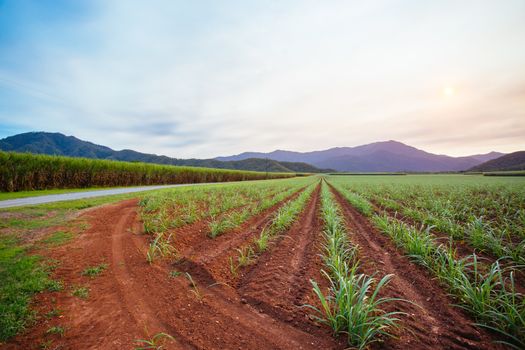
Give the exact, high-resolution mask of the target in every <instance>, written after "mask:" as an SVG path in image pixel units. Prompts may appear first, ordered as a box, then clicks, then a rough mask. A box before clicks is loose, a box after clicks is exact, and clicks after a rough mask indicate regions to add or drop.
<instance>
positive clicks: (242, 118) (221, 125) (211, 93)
mask: <svg viewBox="0 0 525 350" xmlns="http://www.w3.org/2000/svg"><path fill="white" fill-rule="evenodd" d="M6 3H7V2H6ZM88 4H89V5H85V4H83V5H78V6H72V5H69V6H65V7H64V10H62V11H63V13H59V14H57V13H55V11H57V10H56V8H55V6H53V4H50V3H49V4H47V5H42V3H40V2H38V1H35V2H34V3H31V2H27V3H26V2H24V5H23V6H22V5H17V4H16V2H15V4H12V3H9V4H7V5H3V8H2V5H0V20H2V19H3V20H4V21H3V24H2V25H1V28H0V31H4V33H7V34H4V36H2V35H1V34H0V50H1V51H2V53H4V52H5V53H6V54H5V55H2V57H0V104H1V105H2V107H0V125H10V124H13V123H15V121H16V125H17V130H18V128H19V127H20V128H21V129H25V130H49V131H61V132H65V133H68V134H74V135H75V136H78V137H81V138H85V139H88V140H91V141H94V142H97V143H101V144H105V145H108V146H111V147H114V148H117V149H121V148H132V149H137V150H141V151H145V152H152V153H158V154H161V153H163V154H168V155H171V156H175V157H212V156H216V155H219V154H230V153H237V152H242V151H246V150H261V151H271V150H273V149H276V148H281V149H294V150H312V149H319V148H323V147H333V146H342V145H356V144H359V143H365V142H372V141H377V140H384V139H399V140H400V141H405V142H409V143H413V144H415V145H416V146H419V147H422V148H426V149H429V150H431V151H435V152H439V153H449V154H466V153H477V152H485V151H489V150H492V149H497V150H502V151H512V150H515V149H519V148H525V137H521V138H520V134H521V135H522V136H525V125H524V123H525V122H524V120H525V118H524V115H523V112H522V111H523V110H525V108H524V107H525V106H524V102H523V101H524V98H523V97H524V91H525V90H523V86H524V82H525V66H523V62H524V61H525V47H524V46H523V45H522V43H523V42H524V41H525V21H523V18H522V17H523V16H522V15H521V14H522V13H525V4H524V3H523V2H520V1H508V2H505V3H501V2H493V1H480V2H476V3H475V4H474V3H468V2H455V1H444V2H437V3H433V4H431V3H428V2H427V3H424V2H411V1H394V0H392V1H366V2H347V1H327V2H317V1H279V2H267V1H264V2H263V1H261V2H258V1H256V2H237V1H231V2H228V1H226V2H214V1H208V2H187V1H154V2H147V3H145V2H142V1H96V2H89V3H88ZM22 10H23V11H24V13H25V14H26V16H21V14H20V12H21V11H22ZM20 28H23V30H22V29H20ZM6 31H7V32H6ZM445 86H453V87H454V89H455V91H456V93H455V95H454V96H449V97H445V96H444V95H443V94H442V90H443V88H444V87H445ZM0 131H1V134H4V135H5V134H6V133H7V132H8V131H7V129H5V128H4V127H2V130H0Z"/></svg>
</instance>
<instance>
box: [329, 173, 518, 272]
mask: <svg viewBox="0 0 525 350" xmlns="http://www.w3.org/2000/svg"><path fill="white" fill-rule="evenodd" d="M513 182H516V181H511V182H510V183H509V185H507V186H505V185H503V184H499V183H496V184H492V185H490V184H484V186H482V187H480V186H479V185H477V184H469V183H465V184H461V185H450V184H448V185H447V184H441V183H439V184H432V183H429V184H428V185H424V184H416V185H414V184H403V183H401V184H397V183H396V182H395V181H392V180H391V181H390V182H385V183H375V184H374V183H368V184H363V183H359V182H356V181H348V180H347V179H346V181H345V179H334V180H333V183H334V184H335V185H338V186H342V187H344V188H345V189H347V190H351V191H352V192H354V193H357V194H359V195H360V196H362V197H363V198H364V199H365V200H370V201H373V202H374V203H376V204H377V205H379V206H381V207H382V208H385V209H387V210H389V211H391V212H392V211H395V212H397V213H399V214H400V215H403V216H405V217H407V218H410V219H411V220H413V221H416V222H418V223H420V224H422V225H427V226H433V230H435V231H436V232H442V233H446V234H448V235H449V236H450V237H451V238H453V239H454V240H458V241H466V242H468V243H469V244H470V245H471V246H472V247H473V248H476V249H477V250H479V251H482V252H486V253H489V254H491V255H493V256H495V257H496V258H505V259H507V260H511V261H514V262H516V263H518V264H525V184H522V185H521V186H520V185H519V183H516V184H513ZM365 205H368V204H365ZM371 210H372V208H371V207H370V208H369V209H367V212H368V213H369V212H370V211H371Z"/></svg>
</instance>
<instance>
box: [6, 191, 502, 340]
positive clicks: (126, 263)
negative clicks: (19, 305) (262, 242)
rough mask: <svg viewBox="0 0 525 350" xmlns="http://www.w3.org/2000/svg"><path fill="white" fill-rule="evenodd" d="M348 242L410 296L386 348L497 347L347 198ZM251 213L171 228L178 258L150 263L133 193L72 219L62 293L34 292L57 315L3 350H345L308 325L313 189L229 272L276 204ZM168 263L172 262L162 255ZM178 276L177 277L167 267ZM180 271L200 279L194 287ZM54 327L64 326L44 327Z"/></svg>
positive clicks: (57, 254) (399, 292)
mask: <svg viewBox="0 0 525 350" xmlns="http://www.w3.org/2000/svg"><path fill="white" fill-rule="evenodd" d="M338 199H339V201H340V203H341V204H342V205H343V207H344V212H345V215H346V216H347V217H348V218H349V220H348V224H349V227H350V228H351V232H352V233H353V234H352V240H354V241H355V242H356V243H358V244H359V245H360V247H361V253H362V260H363V267H364V270H365V271H366V272H367V273H371V272H374V271H376V270H377V271H379V274H381V275H383V274H385V273H395V274H396V277H395V279H394V281H393V282H392V283H391V284H390V286H389V288H388V290H387V291H386V294H388V295H389V296H395V297H401V298H406V299H409V300H411V301H413V302H415V303H417V304H418V305H420V306H419V307H418V306H414V305H412V304H407V303H396V304H394V305H392V306H391V307H392V308H395V309H400V310H402V311H405V312H408V313H409V316H408V317H405V318H404V319H403V325H402V326H403V327H405V328H403V330H402V331H401V332H400V334H398V337H399V339H387V340H386V342H385V343H384V344H383V345H382V347H384V348H395V349H406V348H408V347H410V348H414V349H430V348H433V349H438V348H440V349H450V348H452V349H455V348H478V349H485V348H487V349H488V348H496V346H494V345H493V344H492V343H490V340H491V337H490V335H488V334H486V333H485V332H482V331H479V330H478V329H476V328H475V327H473V326H471V323H472V321H471V320H470V319H469V318H468V317H467V316H466V315H464V314H463V313H461V312H460V311H458V309H456V308H453V307H451V306H450V305H449V304H450V303H451V302H452V301H451V300H450V299H449V298H448V297H447V296H446V294H445V293H444V292H443V290H441V289H440V288H439V286H438V285H437V283H436V282H435V281H433V280H432V279H431V278H430V276H428V274H426V272H425V271H423V270H422V269H420V268H419V267H417V266H415V265H414V264H412V263H410V262H409V261H408V259H407V258H405V257H403V256H402V255H401V254H400V253H399V252H398V251H397V250H396V249H395V248H394V247H393V245H392V244H391V242H389V241H388V239H386V238H385V237H384V236H382V235H381V234H379V233H378V232H376V231H375V230H374V229H373V228H371V227H370V225H369V224H368V223H367V222H366V220H365V219H363V218H362V217H361V216H359V215H358V214H357V213H356V212H355V210H353V209H352V208H351V207H350V206H348V205H345V204H344V203H343V201H342V199H341V198H340V197H338ZM280 205H282V203H281V204H278V205H276V206H274V207H273V208H270V209H269V210H267V211H265V212H264V213H261V214H260V215H258V216H257V217H254V218H252V219H250V220H249V221H248V222H247V223H245V224H244V225H242V227H240V228H238V229H236V230H234V231H232V232H227V233H225V234H223V235H222V236H219V237H217V238H216V239H210V238H208V237H207V236H206V230H205V229H204V228H205V227H206V223H205V222H200V223H195V224H193V225H189V226H187V227H184V228H181V229H178V230H176V232H175V235H176V236H175V245H176V247H177V248H178V250H179V251H178V254H179V255H178V257H179V258H178V259H177V261H175V262H173V260H174V259H164V260H160V261H157V262H155V263H154V264H153V265H149V264H148V263H147V261H146V250H147V246H148V238H149V237H148V236H146V235H142V234H140V233H141V232H142V224H141V222H140V220H139V217H138V214H137V201H136V200H128V201H123V202H120V203H117V204H114V205H108V206H104V207H100V208H95V209H93V210H91V211H89V212H87V213H84V214H83V215H82V216H81V217H79V220H84V221H87V222H89V224H90V228H88V229H87V230H86V231H85V232H84V233H82V234H80V235H79V236H78V237H77V238H76V239H75V240H73V241H72V242H71V243H69V244H66V245H64V246H62V247H59V248H56V249H54V250H53V251H51V252H50V253H49V256H50V257H52V258H56V259H58V260H60V261H61V264H60V266H59V268H58V269H57V270H56V271H55V272H54V276H53V277H54V278H55V279H60V280H62V281H63V282H64V285H65V286H66V289H65V291H61V292H54V293H42V294H41V295H39V296H38V297H37V298H36V301H35V308H36V309H37V310H38V311H39V312H40V313H41V314H43V313H45V312H48V311H50V310H52V309H53V308H58V309H60V310H62V316H59V317H53V318H50V319H45V318H43V317H41V318H40V319H39V320H38V322H37V324H36V325H35V326H34V327H32V328H30V329H28V330H27V331H26V332H25V333H24V334H21V335H19V336H17V337H15V338H14V339H12V340H11V341H10V342H9V343H8V344H6V345H5V346H4V347H5V349H38V348H39V347H40V344H42V343H43V342H45V341H49V340H52V344H51V345H50V347H49V348H50V349H55V348H56V349H133V348H135V347H136V346H137V344H136V343H134V340H136V339H147V338H151V337H152V336H153V335H155V334H156V333H159V332H165V333H168V334H171V335H172V336H173V337H174V338H175V340H174V341H172V342H170V343H166V345H167V347H166V348H168V349H183V348H191V349H193V348H195V349H343V348H345V346H346V344H345V340H344V336H342V337H341V338H340V339H338V338H334V337H333V336H332V334H331V330H330V329H329V328H328V327H326V326H324V325H318V324H316V323H315V322H314V321H312V319H311V316H310V314H311V313H312V311H311V310H309V309H307V308H304V307H301V306H302V305H304V304H314V305H315V304H316V303H317V301H316V300H315V298H314V296H313V293H312V289H311V285H310V282H309V280H310V279H314V280H316V281H318V282H320V284H321V286H323V287H326V281H325V280H323V279H322V277H321V274H320V270H321V269H322V268H323V266H322V263H321V259H320V257H319V254H320V253H321V251H320V243H321V242H322V222H321V221H320V219H319V217H320V215H319V188H317V189H316V191H315V192H314V193H313V195H312V197H311V199H310V201H309V203H308V204H307V206H306V208H305V210H304V211H303V213H301V214H300V217H299V218H298V220H297V221H296V222H295V224H294V225H293V226H292V228H291V229H290V230H289V231H288V232H286V233H285V234H283V235H282V236H281V237H279V238H278V239H276V240H275V241H274V242H273V243H272V244H271V246H270V248H269V249H268V250H267V251H266V252H264V253H263V254H261V255H260V256H258V257H257V258H256V260H255V262H254V263H253V264H252V265H250V266H248V267H246V268H244V269H242V270H241V271H240V274H239V275H238V276H236V277H235V276H232V274H231V273H230V270H229V258H230V257H234V258H235V257H236V256H237V251H236V248H238V247H241V246H245V245H247V244H249V243H251V242H252V240H253V239H254V238H255V237H256V236H257V235H258V234H259V232H260V231H261V229H262V228H263V227H264V226H265V225H266V224H267V223H268V222H269V221H270V220H271V216H272V214H273V212H274V211H275V210H276V209H277V208H278V207H279V206H280ZM170 260H171V262H170ZM103 262H105V263H107V264H108V268H107V270H105V271H104V272H103V273H102V274H101V275H99V276H97V277H94V278H89V277H86V276H82V271H83V270H84V269H85V268H86V267H89V266H95V265H99V264H100V263H103ZM174 270H176V271H180V272H182V274H180V275H179V276H177V277H173V276H172V275H171V274H170V272H173V271H174ZM184 272H189V273H190V274H191V276H192V278H193V280H194V281H195V283H196V286H197V289H194V288H193V287H192V285H191V284H190V282H189V280H188V279H187V278H186V277H185V275H184ZM78 285H85V286H88V288H89V290H90V293H89V297H88V298H86V299H79V298H78V297H74V296H72V295H71V291H72V286H78ZM51 326H62V327H64V328H65V334H64V335H63V336H59V335H49V334H45V333H46V330H47V329H49V328H50V327H51Z"/></svg>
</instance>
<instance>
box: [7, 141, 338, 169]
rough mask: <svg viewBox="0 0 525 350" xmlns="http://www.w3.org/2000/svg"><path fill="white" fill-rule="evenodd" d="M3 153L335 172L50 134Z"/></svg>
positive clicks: (16, 143)
mask: <svg viewBox="0 0 525 350" xmlns="http://www.w3.org/2000/svg"><path fill="white" fill-rule="evenodd" d="M0 150H3V151H11V152H29V153H36V154H50V155H60V156H68V157H83V158H95V159H109V160H120V161H128V162H145V163H156V164H167V165H182V166H198V167H206V168H219V169H236V170H253V171H270V172H295V173H319V172H330V171H333V170H332V169H318V168H316V167H314V166H312V165H310V164H306V163H300V162H280V161H276V160H272V159H253V158H252V159H251V158H246V159H243V160H234V161H220V160H216V159H177V158H170V157H167V156H158V155H156V154H148V153H141V152H137V151H133V150H129V149H125V150H121V151H115V150H113V149H111V148H109V147H106V146H101V145H97V144H94V143H92V142H88V141H83V140H80V139H78V138H76V137H74V136H66V135H63V134H61V133H48V132H28V133H23V134H18V135H14V136H10V137H6V138H5V139H2V140H0Z"/></svg>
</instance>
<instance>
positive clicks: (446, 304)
mask: <svg viewBox="0 0 525 350" xmlns="http://www.w3.org/2000/svg"><path fill="white" fill-rule="evenodd" d="M332 192H333V193H334V194H335V196H336V199H337V202H338V203H339V205H340V206H341V208H342V210H343V214H344V216H345V218H346V223H347V226H348V228H349V231H350V237H351V240H352V242H353V243H354V244H357V245H358V246H359V254H360V258H361V264H362V269H363V271H364V272H365V273H367V274H373V273H377V274H378V276H381V277H382V276H384V275H386V274H394V275H395V277H394V279H393V280H392V281H391V283H390V284H389V285H388V286H387V288H386V290H385V291H384V292H383V296H388V297H395V298H401V299H405V300H409V301H410V302H412V303H406V302H395V303H393V304H391V305H390V307H391V310H388V311H402V312H406V313H407V314H408V315H407V316H406V317H404V318H403V322H402V327H403V328H402V330H401V332H399V333H400V334H398V335H397V336H398V339H387V340H386V342H385V343H384V348H387V349H407V348H409V347H410V348H411V349H465V348H466V349H498V348H501V347H499V346H497V345H495V344H494V343H492V341H493V340H495V338H494V336H492V335H491V334H488V332H486V331H484V330H482V329H479V328H477V327H474V326H473V325H472V323H474V321H473V319H472V318H470V317H469V316H468V315H466V314H465V313H464V312H462V310H460V309H458V308H457V307H453V306H452V304H453V303H454V301H453V300H452V299H450V297H449V296H448V295H447V294H446V293H445V292H444V290H443V289H442V288H441V287H440V286H439V282H438V281H436V280H433V278H432V276H430V275H429V273H428V272H427V271H426V270H424V269H423V268H422V267H420V266H417V265H416V264H414V263H412V262H410V260H409V259H408V257H406V256H404V255H403V253H401V252H400V251H399V250H398V249H397V248H396V247H395V245H394V244H393V242H391V241H390V240H389V238H388V237H387V236H385V235H383V234H381V233H380V232H378V231H377V230H376V229H375V228H374V227H373V226H372V225H371V224H370V223H369V222H368V221H367V219H366V218H365V217H363V216H362V215H361V214H359V213H358V212H357V210H355V209H354V208H353V207H352V206H351V205H350V204H349V203H348V202H347V201H346V200H345V199H344V198H343V197H342V196H341V195H340V194H339V193H338V192H337V191H336V190H335V189H334V188H332Z"/></svg>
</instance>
